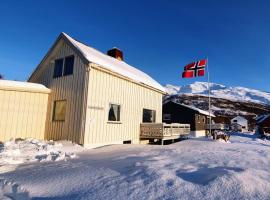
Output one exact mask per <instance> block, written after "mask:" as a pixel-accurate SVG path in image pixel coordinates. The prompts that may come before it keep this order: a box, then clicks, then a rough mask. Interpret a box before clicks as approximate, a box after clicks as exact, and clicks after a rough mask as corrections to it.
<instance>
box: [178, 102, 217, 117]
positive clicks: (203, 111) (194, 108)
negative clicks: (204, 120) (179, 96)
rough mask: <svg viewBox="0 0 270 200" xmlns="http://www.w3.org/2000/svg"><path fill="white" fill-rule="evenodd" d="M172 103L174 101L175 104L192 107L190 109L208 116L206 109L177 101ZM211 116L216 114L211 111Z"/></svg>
mask: <svg viewBox="0 0 270 200" xmlns="http://www.w3.org/2000/svg"><path fill="white" fill-rule="evenodd" d="M173 102H174V101H173ZM174 103H176V104H178V105H181V106H184V107H187V108H190V109H192V110H195V111H197V112H199V113H201V114H203V115H207V116H209V112H208V111H205V110H201V109H199V108H196V107H194V106H189V105H186V104H182V103H177V102H174ZM211 117H216V116H215V115H214V114H213V113H211Z"/></svg>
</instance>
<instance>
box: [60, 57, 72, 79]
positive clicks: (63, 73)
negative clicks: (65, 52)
mask: <svg viewBox="0 0 270 200" xmlns="http://www.w3.org/2000/svg"><path fill="white" fill-rule="evenodd" d="M67 58H73V63H72V73H71V74H65V72H66V71H65V70H66V59H67ZM74 64H75V56H74V55H69V56H66V57H64V63H63V71H62V76H71V75H73V72H74Z"/></svg>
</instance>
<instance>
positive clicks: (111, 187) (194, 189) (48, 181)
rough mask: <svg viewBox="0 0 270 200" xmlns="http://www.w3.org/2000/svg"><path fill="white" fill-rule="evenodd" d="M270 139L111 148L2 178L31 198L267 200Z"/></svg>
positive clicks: (19, 168)
mask: <svg viewBox="0 0 270 200" xmlns="http://www.w3.org/2000/svg"><path fill="white" fill-rule="evenodd" d="M269 147H270V141H268V140H260V139H256V138H255V137H254V135H252V134H250V133H238V134H232V136H231V138H230V143H229V142H228V143H224V142H221V141H213V140H211V139H207V138H201V139H198V138H197V139H195V138H194V139H189V140H184V141H181V142H178V143H174V144H171V145H165V146H159V145H111V146H106V147H103V148H97V149H92V150H85V151H83V152H78V153H77V154H78V157H76V158H75V159H68V160H66V161H65V160H62V161H59V162H35V163H26V164H22V165H19V166H17V168H16V170H14V171H9V172H4V173H2V174H0V179H4V180H7V181H12V182H16V183H17V184H18V185H19V186H20V187H21V188H24V189H25V190H27V191H28V192H29V197H30V198H32V199H35V200H36V199H37V200H38V199H40V200H41V199H46V200H53V199H65V200H71V199H76V200H79V199H80V200H83V199H104V200H106V199H136V200H137V199H171V200H173V199H187V200H188V199H202V200H204V199H207V200H208V199H228V200H229V199H270V181H269V180H270V171H269V166H270V154H269Z"/></svg>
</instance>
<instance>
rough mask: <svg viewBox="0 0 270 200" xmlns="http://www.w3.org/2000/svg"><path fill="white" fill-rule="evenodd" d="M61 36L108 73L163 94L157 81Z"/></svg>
mask: <svg viewBox="0 0 270 200" xmlns="http://www.w3.org/2000/svg"><path fill="white" fill-rule="evenodd" d="M62 34H63V35H64V36H65V37H66V38H67V39H68V40H69V42H71V43H72V44H73V45H74V47H76V49H77V50H78V51H79V52H80V53H81V54H82V55H83V56H84V57H85V59H87V60H88V61H89V62H91V63H95V64H98V65H100V66H101V67H103V68H106V69H108V70H110V71H113V72H115V73H117V74H120V75H122V76H125V77H127V78H129V79H131V80H133V81H135V82H138V83H142V84H145V85H147V86H150V87H153V88H155V89H157V90H159V91H162V92H164V93H165V88H164V87H163V86H161V85H160V84H159V83H158V82H157V81H155V80H154V79H153V78H151V77H150V76H149V75H147V74H146V73H144V72H142V71H140V70H139V69H137V68H135V67H132V66H131V65H128V64H127V63H125V62H124V61H120V60H117V59H115V58H113V57H111V56H108V55H106V54H104V53H102V52H100V51H98V50H96V49H94V48H92V47H90V46H88V45H86V44H83V43H81V42H79V41H77V40H75V39H73V38H72V37H70V36H69V35H68V34H66V33H64V32H62Z"/></svg>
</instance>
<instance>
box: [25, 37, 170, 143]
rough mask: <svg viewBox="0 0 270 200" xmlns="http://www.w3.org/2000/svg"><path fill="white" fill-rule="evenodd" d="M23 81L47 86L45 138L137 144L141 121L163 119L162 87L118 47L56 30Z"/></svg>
mask: <svg viewBox="0 0 270 200" xmlns="http://www.w3.org/2000/svg"><path fill="white" fill-rule="evenodd" d="M28 81H29V82H32V83H39V84H42V85H44V86H46V87H47V88H49V89H50V90H51V94H50V95H49V100H48V109H47V117H46V128H45V138H46V139H53V140H71V141H73V142H76V143H79V144H82V145H84V146H99V145H104V144H120V143H138V142H139V135H140V123H142V122H148V123H151V122H156V123H161V122H162V97H163V94H165V90H164V88H163V87H162V86H161V85H160V84H159V83H158V82H156V81H155V80H154V79H152V78H151V77H150V76H149V75H147V74H145V73H144V72H142V71H140V70H138V69H137V68H135V67H132V66H131V65H128V64H127V63H126V62H124V59H123V52H122V51H121V50H119V49H117V48H113V49H111V50H109V51H108V55H106V54H103V53H101V52H99V51H97V50H95V49H94V48H92V47H89V46H87V45H85V44H83V43H81V42H79V41H77V40H75V39H73V38H71V37H70V36H68V35H67V34H65V33H61V34H60V36H59V37H58V38H57V40H56V42H55V43H54V44H53V46H52V47H51V48H50V50H49V51H48V53H47V54H46V55H45V57H44V58H43V60H42V61H41V63H40V64H39V65H38V66H37V68H36V69H35V70H34V72H33V73H32V74H31V76H30V78H29V80H28Z"/></svg>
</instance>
